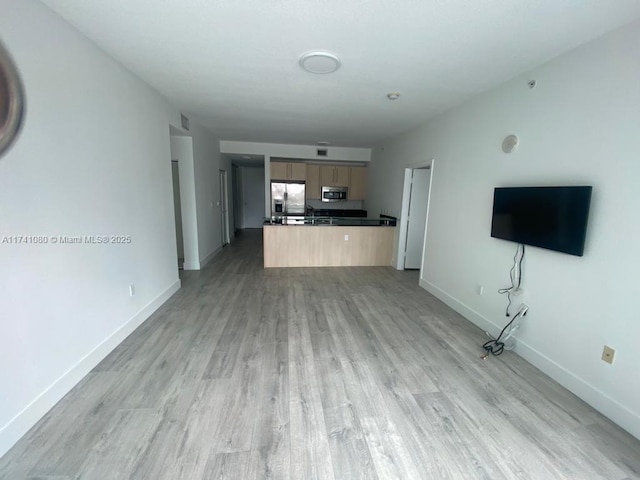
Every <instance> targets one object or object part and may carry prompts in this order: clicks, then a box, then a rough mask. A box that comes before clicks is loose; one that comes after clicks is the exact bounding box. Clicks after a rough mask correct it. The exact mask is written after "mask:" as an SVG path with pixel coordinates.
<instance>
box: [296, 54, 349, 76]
mask: <svg viewBox="0 0 640 480" xmlns="http://www.w3.org/2000/svg"><path fill="white" fill-rule="evenodd" d="M298 63H299V64H300V66H301V67H302V68H303V69H305V70H306V71H307V72H309V73H317V74H326V73H333V72H335V71H336V70H338V69H339V68H340V65H342V63H341V62H340V59H339V58H338V57H337V56H336V55H334V54H333V53H329V52H321V51H318V52H308V53H305V54H304V55H302V56H301V57H300V60H298Z"/></svg>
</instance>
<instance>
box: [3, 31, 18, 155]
mask: <svg viewBox="0 0 640 480" xmlns="http://www.w3.org/2000/svg"><path fill="white" fill-rule="evenodd" d="M23 115H24V89H23V87H22V81H21V79H20V74H19V73H18V69H17V68H16V66H15V64H14V63H13V60H12V59H11V56H10V55H9V52H7V50H5V48H4V47H3V45H2V44H1V43H0V156H2V154H3V153H5V152H6V151H7V150H8V149H9V147H11V145H12V144H13V142H14V141H15V140H16V138H17V136H18V134H19V133H20V127H21V126H22V120H23Z"/></svg>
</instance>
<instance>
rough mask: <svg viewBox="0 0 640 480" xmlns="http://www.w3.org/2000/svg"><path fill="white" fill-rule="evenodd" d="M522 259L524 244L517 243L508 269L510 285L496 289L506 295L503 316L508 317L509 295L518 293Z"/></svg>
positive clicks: (520, 282)
mask: <svg viewBox="0 0 640 480" xmlns="http://www.w3.org/2000/svg"><path fill="white" fill-rule="evenodd" d="M523 259H524V244H522V243H519V244H518V246H517V247H516V254H515V255H514V257H513V266H512V267H511V270H509V279H510V280H511V286H510V287H507V288H501V289H500V290H498V293H499V294H500V295H506V296H507V308H506V309H505V317H509V316H510V313H509V309H510V308H511V302H512V300H511V296H512V295H517V294H518V293H520V285H521V284H522V260H523Z"/></svg>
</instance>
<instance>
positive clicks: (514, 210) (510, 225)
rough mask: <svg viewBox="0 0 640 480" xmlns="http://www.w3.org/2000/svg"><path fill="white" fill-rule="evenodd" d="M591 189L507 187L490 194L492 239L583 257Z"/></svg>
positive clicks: (583, 187) (585, 187) (581, 187)
mask: <svg viewBox="0 0 640 480" xmlns="http://www.w3.org/2000/svg"><path fill="white" fill-rule="evenodd" d="M591 190H592V187H587V186H579V187H508V188H496V189H495V191H494V193H493V216H492V219H491V236H492V237H495V238H501V239H503V240H510V241H512V242H517V243H523V244H525V245H533V246H534V247H541V248H547V249H549V250H555V251H558V252H564V253H569V254H571V255H577V256H580V257H581V256H582V254H583V252H584V242H585V238H586V234H587V222H588V220H589V205H590V204H591Z"/></svg>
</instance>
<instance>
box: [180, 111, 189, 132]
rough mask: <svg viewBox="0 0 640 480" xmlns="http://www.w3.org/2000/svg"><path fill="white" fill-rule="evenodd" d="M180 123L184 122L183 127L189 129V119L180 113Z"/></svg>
mask: <svg viewBox="0 0 640 480" xmlns="http://www.w3.org/2000/svg"><path fill="white" fill-rule="evenodd" d="M180 123H182V128H184V129H185V130H187V131H189V119H188V118H187V117H185V116H184V115H182V114H180Z"/></svg>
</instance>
